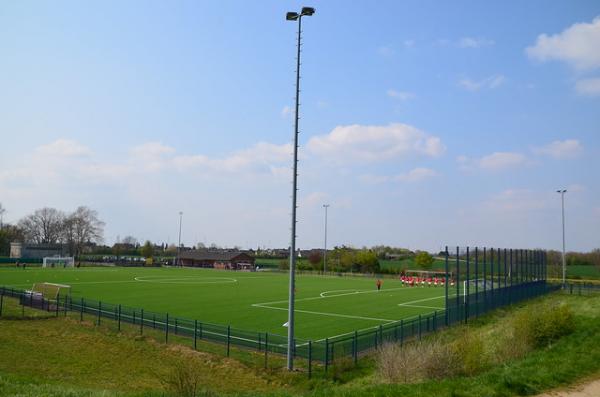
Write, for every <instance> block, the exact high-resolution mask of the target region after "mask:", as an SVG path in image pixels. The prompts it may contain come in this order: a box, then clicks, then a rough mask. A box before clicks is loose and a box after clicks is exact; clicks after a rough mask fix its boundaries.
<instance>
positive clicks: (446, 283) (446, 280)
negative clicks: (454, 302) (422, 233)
mask: <svg viewBox="0 0 600 397" xmlns="http://www.w3.org/2000/svg"><path fill="white" fill-rule="evenodd" d="M444 266H445V271H446V274H445V276H444V277H445V281H444V290H445V295H446V316H445V321H446V326H448V323H449V318H448V282H449V281H450V280H448V246H446V260H445V261H444ZM400 327H402V325H401V326H400ZM400 335H402V333H400ZM400 343H402V336H400Z"/></svg>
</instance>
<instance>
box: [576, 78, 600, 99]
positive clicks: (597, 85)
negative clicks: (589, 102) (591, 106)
mask: <svg viewBox="0 0 600 397" xmlns="http://www.w3.org/2000/svg"><path fill="white" fill-rule="evenodd" d="M575 91H577V93H578V94H580V95H585V96H596V95H600V78H593V79H581V80H578V81H577V82H576V83H575Z"/></svg>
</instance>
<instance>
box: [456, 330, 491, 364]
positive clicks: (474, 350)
mask: <svg viewBox="0 0 600 397" xmlns="http://www.w3.org/2000/svg"><path fill="white" fill-rule="evenodd" d="M453 349H454V356H456V361H457V364H458V368H459V370H458V371H457V372H459V373H460V374H461V375H474V374H476V373H478V372H480V371H481V370H482V369H484V368H486V367H487V366H488V365H489V364H490V357H489V354H488V351H487V350H486V346H485V343H484V340H483V337H482V335H481V334H479V333H475V332H471V331H470V330H469V329H468V328H467V329H465V332H463V333H462V334H461V337H460V338H459V339H458V340H457V341H456V342H454V344H453Z"/></svg>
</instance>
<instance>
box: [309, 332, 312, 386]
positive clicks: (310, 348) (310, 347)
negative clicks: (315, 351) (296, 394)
mask: <svg viewBox="0 0 600 397" xmlns="http://www.w3.org/2000/svg"><path fill="white" fill-rule="evenodd" d="M311 376H312V340H309V341H308V379H310V378H311Z"/></svg>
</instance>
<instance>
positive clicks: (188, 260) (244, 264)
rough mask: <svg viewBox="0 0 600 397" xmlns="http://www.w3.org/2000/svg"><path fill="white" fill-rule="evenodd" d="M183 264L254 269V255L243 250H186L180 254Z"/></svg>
mask: <svg viewBox="0 0 600 397" xmlns="http://www.w3.org/2000/svg"><path fill="white" fill-rule="evenodd" d="M179 261H180V263H181V265H182V266H189V267H205V268H214V269H227V270H254V268H255V267H254V256H252V255H249V254H248V253H246V252H242V251H205V250H194V251H185V252H182V253H180V254H179Z"/></svg>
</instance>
